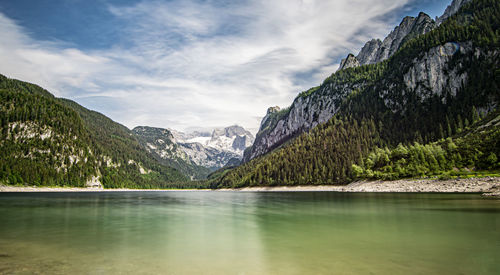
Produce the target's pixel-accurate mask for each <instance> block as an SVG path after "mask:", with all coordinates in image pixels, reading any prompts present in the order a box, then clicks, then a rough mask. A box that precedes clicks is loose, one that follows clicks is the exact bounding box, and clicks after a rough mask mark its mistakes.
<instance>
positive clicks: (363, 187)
mask: <svg viewBox="0 0 500 275" xmlns="http://www.w3.org/2000/svg"><path fill="white" fill-rule="evenodd" d="M219 190H220V191H240V192H301V191H304V192H306V191H331V192H368V193H483V195H486V196H500V177H486V178H466V179H449V180H437V179H402V180H394V181H382V180H378V181H357V182H352V183H350V184H348V185H341V186H335V185H314V186H273V187H244V188H239V189H219Z"/></svg>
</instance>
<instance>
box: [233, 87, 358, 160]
mask: <svg viewBox="0 0 500 275" xmlns="http://www.w3.org/2000/svg"><path fill="white" fill-rule="evenodd" d="M364 86H365V83H364V82H359V83H348V84H341V85H335V84H333V83H328V84H324V85H322V86H321V87H320V88H319V89H318V90H317V91H315V92H314V93H312V94H310V95H308V96H304V97H302V96H299V97H297V98H296V99H295V100H294V102H293V103H292V106H290V108H289V109H285V110H282V111H280V112H276V113H269V111H268V114H267V115H266V117H264V119H263V120H262V121H263V122H265V123H261V127H260V129H259V133H258V134H257V137H256V138H255V142H254V144H253V145H252V147H250V148H249V149H247V150H246V151H245V155H244V156H243V162H247V161H249V160H251V159H253V158H255V157H258V156H261V155H264V154H265V153H267V152H269V151H271V150H273V149H274V148H276V147H277V146H279V145H281V144H282V143H283V142H285V141H287V140H288V139H290V138H292V137H294V136H296V135H298V134H300V133H302V132H304V131H308V130H309V129H311V128H313V127H315V126H316V125H318V124H320V123H324V122H326V121H328V120H329V119H330V118H331V117H332V116H333V115H334V114H335V113H336V112H337V111H338V107H339V105H340V104H341V102H342V99H344V98H345V97H346V96H347V95H349V94H350V93H352V92H353V91H354V90H358V89H361V88H362V87H364ZM283 111H285V112H284V113H282V112H283ZM274 116H279V117H277V118H276V119H274ZM270 122H272V123H270Z"/></svg>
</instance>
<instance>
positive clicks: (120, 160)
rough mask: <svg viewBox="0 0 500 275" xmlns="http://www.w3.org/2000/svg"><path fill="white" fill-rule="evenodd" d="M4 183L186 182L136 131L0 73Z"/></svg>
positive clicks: (141, 185) (135, 185) (133, 185)
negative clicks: (146, 147) (160, 160)
mask: <svg viewBox="0 0 500 275" xmlns="http://www.w3.org/2000/svg"><path fill="white" fill-rule="evenodd" d="M0 98H1V100H0V110H1V111H0V135H1V138H0V152H1V154H0V183H3V184H22V185H26V184H29V185H40V186H55V185H57V186H79V187H106V188H120V187H128V188H160V187H168V186H169V182H182V181H187V178H186V177H185V176H184V175H182V174H181V173H180V171H178V170H177V169H174V168H171V167H168V166H165V165H160V164H159V163H158V162H157V161H156V160H155V159H154V157H153V156H152V155H151V154H149V153H148V152H147V151H146V150H144V148H143V147H142V146H141V145H140V143H139V141H138V140H137V139H136V138H135V136H134V134H133V133H132V131H130V130H129V129H127V128H126V127H125V126H123V125H121V124H118V123H116V122H114V121H112V120H111V119H109V118H107V117H106V116H104V115H102V114H100V113H97V112H94V111H91V110H88V109H86V108H84V107H82V106H80V105H78V104H77V103H75V102H73V101H70V100H67V99H61V98H56V97H54V96H53V95H52V94H50V93H49V92H48V91H46V90H44V89H42V88H41V87H39V86H37V85H34V84H30V83H27V82H23V81H19V80H13V79H9V78H7V77H5V76H3V75H0Z"/></svg>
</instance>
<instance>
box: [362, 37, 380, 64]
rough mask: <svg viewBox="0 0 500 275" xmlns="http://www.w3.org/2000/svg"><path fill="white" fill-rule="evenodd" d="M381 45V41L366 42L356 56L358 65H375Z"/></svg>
mask: <svg viewBox="0 0 500 275" xmlns="http://www.w3.org/2000/svg"><path fill="white" fill-rule="evenodd" d="M381 45H382V41H380V39H372V40H370V41H368V42H366V44H365V45H364V46H363V48H361V51H360V52H359V54H358V56H356V59H357V60H358V62H359V63H360V64H372V63H376V62H377V61H376V59H377V56H378V50H379V49H380V46H381Z"/></svg>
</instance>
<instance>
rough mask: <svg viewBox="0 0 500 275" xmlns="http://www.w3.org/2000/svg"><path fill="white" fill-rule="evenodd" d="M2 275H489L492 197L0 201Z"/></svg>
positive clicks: (499, 235)
mask: <svg viewBox="0 0 500 275" xmlns="http://www.w3.org/2000/svg"><path fill="white" fill-rule="evenodd" d="M0 273H1V274H33V273H35V274H500V200H492V199H482V198H481V197H480V196H479V195H476V194H368V193H334V192H275V193H271V192H262V193H258V192H210V191H209V192H202V191H200V192H104V193H0Z"/></svg>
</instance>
